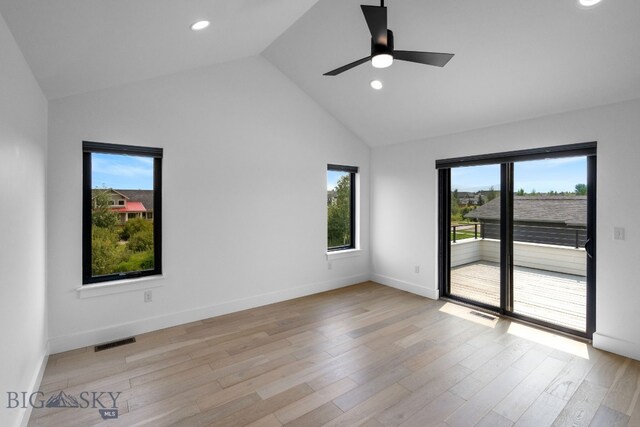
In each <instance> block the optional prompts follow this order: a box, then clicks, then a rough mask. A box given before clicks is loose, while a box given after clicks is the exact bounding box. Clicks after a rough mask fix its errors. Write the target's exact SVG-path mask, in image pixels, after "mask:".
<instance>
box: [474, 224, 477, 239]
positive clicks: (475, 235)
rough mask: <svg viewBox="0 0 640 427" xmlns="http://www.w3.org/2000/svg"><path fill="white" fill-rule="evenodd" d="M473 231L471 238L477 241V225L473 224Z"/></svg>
mask: <svg viewBox="0 0 640 427" xmlns="http://www.w3.org/2000/svg"><path fill="white" fill-rule="evenodd" d="M473 231H474V233H473V234H474V235H473V238H474V239H476V240H478V224H473Z"/></svg>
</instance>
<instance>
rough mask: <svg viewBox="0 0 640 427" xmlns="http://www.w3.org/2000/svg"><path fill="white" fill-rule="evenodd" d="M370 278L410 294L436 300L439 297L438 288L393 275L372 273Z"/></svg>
mask: <svg viewBox="0 0 640 427" xmlns="http://www.w3.org/2000/svg"><path fill="white" fill-rule="evenodd" d="M371 280H373V281H374V282H378V283H380V284H382V285H386V286H391V287H392V288H396V289H400V290H402V291H406V292H411V293H412V294H416V295H420V296H423V297H427V298H431V299H434V300H437V299H438V298H439V297H440V292H439V291H438V289H428V288H425V287H424V286H420V285H416V284H415V283H409V282H405V281H404V280H399V279H394V278H393V277H389V276H383V275H382V274H376V273H374V274H372V275H371Z"/></svg>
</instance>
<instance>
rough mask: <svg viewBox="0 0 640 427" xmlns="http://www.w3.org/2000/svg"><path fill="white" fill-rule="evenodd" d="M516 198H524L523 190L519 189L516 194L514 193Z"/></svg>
mask: <svg viewBox="0 0 640 427" xmlns="http://www.w3.org/2000/svg"><path fill="white" fill-rule="evenodd" d="M516 194H517V195H518V196H524V194H525V193H524V188H521V189H519V190H518V192H517V193H516Z"/></svg>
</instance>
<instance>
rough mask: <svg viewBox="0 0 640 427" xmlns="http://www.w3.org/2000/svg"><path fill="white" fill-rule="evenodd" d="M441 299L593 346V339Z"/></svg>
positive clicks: (463, 303)
mask: <svg viewBox="0 0 640 427" xmlns="http://www.w3.org/2000/svg"><path fill="white" fill-rule="evenodd" d="M439 299H441V300H443V301H446V302H450V303H452V304H456V305H460V306H463V307H467V308H470V309H472V310H474V311H478V312H481V313H486V314H489V315H491V316H496V317H498V318H500V319H505V320H509V321H511V322H515V323H519V324H521V325H525V326H529V327H532V328H535V329H539V330H541V331H545V332H550V333H553V334H556V335H560V336H563V337H566V338H570V339H572V340H576V341H580V342H583V343H586V344H592V343H593V340H591V339H589V338H587V337H583V336H580V335H575V334H572V333H569V332H565V331H561V330H558V329H555V328H551V327H548V326H544V325H540V324H538V323H536V322H530V321H528V320H525V319H521V318H519V317H515V316H511V315H509V314H502V313H500V312H498V311H496V310H491V309H488V308H486V307H481V306H477V305H475V304H472V303H468V302H465V301H460V300H458V299H456V298H450V297H440V298H439Z"/></svg>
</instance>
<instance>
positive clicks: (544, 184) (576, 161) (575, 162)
mask: <svg viewBox="0 0 640 427" xmlns="http://www.w3.org/2000/svg"><path fill="white" fill-rule="evenodd" d="M514 178H515V182H514V190H515V191H518V190H519V189H520V188H524V191H525V192H527V193H530V192H531V191H532V190H536V192H541V193H546V192H549V191H551V190H554V191H574V190H575V186H576V184H586V183H587V158H586V157H566V158H559V159H547V160H533V161H528V162H516V163H515V169H514ZM491 186H493V187H494V188H495V189H496V190H499V189H500V166H499V165H487V166H471V167H463V168H453V169H451V189H452V190H455V189H458V191H478V190H487V189H489V187H491Z"/></svg>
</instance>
